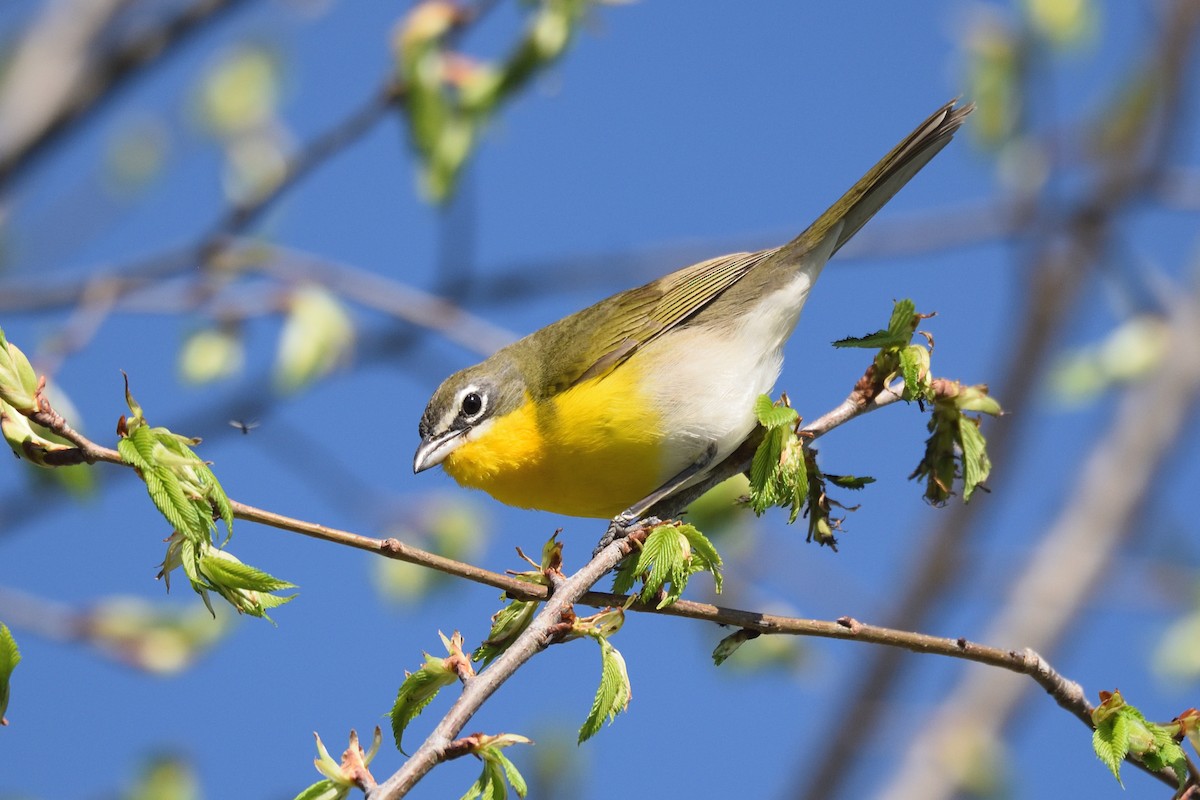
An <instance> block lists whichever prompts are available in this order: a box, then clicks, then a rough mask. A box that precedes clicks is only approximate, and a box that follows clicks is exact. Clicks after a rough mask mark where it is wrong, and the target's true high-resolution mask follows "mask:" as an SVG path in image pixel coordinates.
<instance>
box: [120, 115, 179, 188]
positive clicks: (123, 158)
mask: <svg viewBox="0 0 1200 800" xmlns="http://www.w3.org/2000/svg"><path fill="white" fill-rule="evenodd" d="M169 149H170V138H169V134H168V131H167V126H166V124H165V123H164V122H163V120H161V119H159V118H158V117H153V116H149V115H143V116H138V117H135V118H133V119H129V120H126V121H125V122H123V123H122V124H121V126H120V127H119V128H118V129H117V132H116V134H115V135H114V136H113V137H112V138H111V139H110V140H109V142H108V149H107V153H106V154H105V159H104V171H105V175H104V177H105V180H106V183H107V184H108V186H109V187H110V189H112V190H113V191H116V192H134V191H137V190H140V189H142V188H144V187H146V186H147V185H148V184H149V183H151V182H152V181H153V180H154V179H155V178H157V177H158V176H159V175H160V174H162V170H163V166H164V165H165V164H166V162H167V153H168V151H169Z"/></svg>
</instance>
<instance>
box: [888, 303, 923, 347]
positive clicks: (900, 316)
mask: <svg viewBox="0 0 1200 800" xmlns="http://www.w3.org/2000/svg"><path fill="white" fill-rule="evenodd" d="M918 322H920V317H919V316H918V315H917V306H916V304H915V303H913V301H912V300H909V299H908V298H905V299H903V300H897V301H896V302H895V303H894V304H893V305H892V316H891V319H889V320H888V327H887V329H888V333H890V334H891V335H892V336H893V337H895V338H896V340H897V344H905V343H907V342H908V340H909V339H911V338H912V335H913V332H914V331H916V329H917V323H918Z"/></svg>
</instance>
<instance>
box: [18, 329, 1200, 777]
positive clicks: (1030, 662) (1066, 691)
mask: <svg viewBox="0 0 1200 800" xmlns="http://www.w3.org/2000/svg"><path fill="white" fill-rule="evenodd" d="M1194 321H1195V323H1196V325H1197V327H1200V319H1197V320H1194ZM1190 341H1200V330H1197V331H1195V332H1194V335H1193V338H1192V339H1191V340H1190ZM1195 349H1196V350H1198V351H1200V348H1195ZM1195 361H1196V378H1195V379H1196V383H1197V386H1200V357H1197V358H1196V360H1195ZM901 388H902V387H901V384H899V383H897V384H894V385H893V386H889V387H886V388H884V389H883V390H882V391H880V392H879V393H878V394H877V395H875V396H874V397H872V398H869V399H868V398H867V397H866V396H865V395H863V394H862V392H861V391H860V390H859V389H856V391H855V392H852V393H851V394H850V395H849V396H848V397H847V398H846V399H845V400H844V401H842V403H840V404H839V405H838V406H837V407H836V408H834V409H833V410H831V411H829V412H828V413H826V414H824V415H822V416H821V417H819V418H818V419H817V420H815V421H814V422H812V423H810V424H809V425H807V426H805V427H804V428H802V429H801V430H802V431H804V432H806V433H808V434H809V435H810V436H811V438H813V439H816V438H819V437H820V436H823V435H824V434H826V433H828V432H830V431H832V430H834V429H835V428H837V427H839V426H841V425H844V424H845V423H847V422H849V421H850V420H852V419H855V418H856V417H859V416H861V415H862V414H865V413H867V412H869V411H873V410H876V409H879V408H884V407H886V406H889V405H892V404H893V403H895V402H896V401H898V400H900V399H901V395H900V389H901ZM39 398H40V399H39V405H40V408H39V410H38V411H36V412H34V413H32V414H30V415H29V417H30V419H32V420H33V421H34V422H37V423H38V424H40V425H42V426H44V427H46V428H48V429H50V430H51V431H53V432H54V433H56V434H58V435H59V436H62V437H63V438H65V439H67V440H68V441H70V442H71V443H72V444H73V445H74V446H75V447H76V449H77V450H78V453H79V457H78V458H77V459H73V461H74V462H75V463H78V462H81V461H82V462H87V463H95V462H100V461H103V462H108V463H114V464H121V465H123V466H127V467H129V466H131V465H129V464H126V463H125V462H124V461H123V460H122V459H121V456H120V454H119V453H118V452H117V451H115V450H112V449H110V448H107V447H103V446H101V445H98V444H96V443H95V442H92V441H91V440H90V439H88V438H87V437H85V436H84V435H82V434H80V433H79V432H77V431H75V430H74V429H73V428H71V427H70V425H69V424H68V423H67V421H66V420H65V419H64V418H63V417H62V416H61V415H60V414H58V413H57V412H56V411H55V410H54V409H53V408H52V407H51V406H50V404H49V403H48V402H47V401H46V400H45V399H44V398H41V397H40V393H39ZM1130 428H1131V429H1132V426H1130ZM1123 446H1124V445H1121V446H1119V447H1118V450H1119V451H1121V447H1123ZM739 453H740V450H739ZM748 463H749V462H748V461H746V462H743V461H742V460H741V456H740V455H739V454H737V453H735V455H734V456H731V457H730V458H729V459H727V460H726V461H725V462H722V464H721V465H720V466H719V467H718V468H717V471H718V472H721V473H724V472H728V475H724V477H720V476H713V477H711V478H710V479H709V480H708V481H706V483H708V484H709V485H710V486H711V485H715V484H716V483H719V482H721V481H722V480H725V478H727V477H729V476H730V475H733V474H736V473H737V472H741V471H744V470H745V468H746V467H747V466H748ZM669 502H670V503H671V507H678V508H680V509H682V508H683V507H685V506H686V505H687V503H688V502H690V500H684V499H682V498H670V499H669ZM230 506H231V507H232V509H233V514H234V516H235V517H237V518H238V519H241V520H246V521H250V522H257V523H259V524H263V525H267V526H269V527H274V528H278V529H281V530H286V531H290V532H293V533H299V534H302V535H305V536H309V537H312V538H316V539H320V540H322V541H327V542H331V543H335V544H340V545H343V546H347V547H353V548H355V549H359V550H365V551H368V552H372V553H375V554H377V555H380V556H383V557H386V558H392V559H396V560H399V561H405V562H407V563H410V564H415V565H418V566H422V567H426V568H429V569H434V570H437V571H439V572H443V573H446V574H448V575H452V576H455V577H459V578H464V579H466V580H470V581H474V582H476V583H480V584H483V585H486V586H491V587H494V588H497V589H501V590H502V591H504V592H505V593H506V594H507V595H509V596H510V597H513V598H516V599H522V600H536V601H539V602H543V603H545V605H544V606H543V607H542V608H541V609H540V610H539V611H538V613H537V615H536V616H535V617H534V620H533V621H532V622H531V624H530V625H529V627H528V628H527V629H526V630H525V631H524V632H523V633H522V634H521V635H520V636H519V637H518V638H517V639H516V641H515V642H514V643H513V645H512V646H511V647H510V648H509V649H508V650H506V651H505V652H504V653H503V654H502V655H501V656H500V658H498V659H497V660H496V661H495V662H494V663H493V664H492V665H491V666H489V667H488V668H487V669H485V670H483V671H482V672H481V673H479V674H478V675H476V676H474V677H472V678H470V679H468V680H467V681H466V682H465V685H464V688H463V692H462V694H461V695H460V696H459V698H458V699H457V700H456V702H455V703H454V705H453V706H452V707H451V709H450V710H449V711H448V712H447V713H446V715H445V716H444V717H443V718H442V720H441V721H440V722H439V723H438V726H437V727H436V728H435V729H434V731H433V733H431V734H430V736H429V737H428V738H427V739H426V740H425V742H424V743H423V744H422V745H421V747H420V748H418V750H417V751H416V752H414V753H413V755H412V757H411V758H410V759H409V760H408V761H407V762H405V764H404V766H402V767H401V769H400V770H398V771H397V772H396V773H395V774H393V775H392V777H391V778H389V779H388V780H387V781H385V782H384V783H382V784H380V785H379V786H378V787H377V788H376V789H374V790H372V791H370V792H369V793H368V798H370V800H391V799H392V798H398V797H403V796H404V795H405V794H406V793H407V792H408V791H409V789H411V788H412V787H413V786H414V785H415V784H416V783H417V782H418V781H419V780H420V779H421V778H422V777H423V776H424V775H425V774H427V773H428V772H429V770H431V769H432V768H433V767H434V766H436V765H437V764H438V763H440V762H442V761H445V760H448V759H450V758H453V757H455V756H456V755H457V754H460V753H458V750H456V749H455V737H456V736H457V735H458V734H459V733H460V732H461V731H462V729H463V728H464V727H465V726H466V724H467V722H468V721H469V720H470V719H471V717H472V716H474V714H475V713H476V712H477V711H478V710H479V708H480V707H481V706H482V705H483V703H484V702H486V700H487V699H488V698H489V697H491V695H492V694H493V693H494V692H495V691H496V690H497V689H498V688H499V687H500V686H501V685H502V684H503V683H504V682H505V681H507V680H508V679H509V678H510V677H511V676H512V675H513V674H515V672H516V670H517V669H519V668H520V667H521V665H523V664H524V663H525V662H527V661H528V660H529V659H531V658H532V657H533V656H534V655H536V654H537V653H538V652H540V651H542V650H544V649H546V648H547V647H548V646H549V645H550V644H552V643H554V642H555V641H556V640H557V638H558V637H559V636H560V635H561V631H562V628H561V624H562V621H563V620H564V619H565V618H567V617H568V616H569V615H570V614H571V613H572V612H571V609H572V607H573V605H574V604H576V603H580V604H583V605H588V606H592V607H599V608H604V607H618V606H623V605H625V604H626V602H627V601H628V599H629V598H628V597H626V596H624V595H615V594H612V593H608V592H596V591H592V590H591V589H592V586H594V585H595V583H596V582H597V581H599V580H600V579H601V578H602V577H603V576H604V575H605V574H607V573H608V572H609V571H611V570H612V569H613V568H614V567H615V566H616V565H617V564H618V563H619V562H620V561H621V560H622V559H623V558H625V556H627V555H629V553H630V552H632V550H633V548H634V547H635V545H636V544H637V542H638V541H640V539H641V538H644V536H645V534H646V533H648V531H647V530H642V531H638V532H634V533H633V534H631V535H630V536H627V537H625V538H622V539H618V540H617V541H615V542H612V543H611V544H609V545H608V546H607V547H605V548H603V549H602V550H601V551H600V552H599V553H597V554H596V555H595V556H594V557H593V558H592V559H591V560H590V561H589V562H588V563H587V564H586V565H585V566H584V567H583V568H582V569H580V570H579V571H578V572H576V573H575V574H574V575H572V576H571V577H570V578H566V579H561V580H559V581H557V582H555V584H554V586H553V587H552V588H548V587H545V586H540V585H537V584H531V583H527V582H525V581H521V580H518V579H516V578H515V577H513V576H511V575H506V574H501V573H497V572H492V571H490V570H486V569H483V568H481V567H476V566H474V565H471V564H467V563H464V562H461V561H457V560H455V559H451V558H446V557H445V556H441V555H438V554H436V553H431V552H428V551H426V550H422V549H421V548H418V547H413V546H412V545H408V544H405V543H403V542H400V541H399V540H397V539H379V538H375V537H370V536H363V535H361V534H357V533H353V532H350V531H345V530H341V529H338V528H332V527H329V526H326V525H320V524H317V523H312V522H307V521H304V520H298V519H294V518H291V517H287V516H284V515H282V514H277V513H274V512H271V511H266V510H263V509H259V508H255V507H254V506H250V505H247V504H245V503H241V502H238V501H230ZM1104 513H1107V512H1104ZM629 607H630V608H631V610H634V611H638V612H642V613H654V614H663V615H666V616H673V617H682V618H686V619H693V620H702V621H707V622H712V623H715V624H718V625H722V626H733V627H737V628H739V629H742V630H747V631H753V632H754V633H756V634H788V635H794V636H817V637H823V638H830V639H845V640H854V641H861V642H865V643H872V644H880V645H884V646H886V647H890V648H899V649H903V650H909V651H912V652H918V653H928V654H934V655H943V656H948V657H951V658H958V659H964V660H967V661H974V662H976V663H979V664H984V665H987V666H991V667H999V668H1001V669H1005V670H1008V671H1010V672H1014V673H1019V674H1022V675H1029V676H1030V677H1032V678H1033V679H1034V680H1035V681H1036V682H1037V683H1038V684H1039V685H1041V686H1042V687H1043V688H1044V689H1045V690H1046V691H1047V693H1048V694H1050V695H1051V697H1053V698H1054V699H1055V701H1056V702H1057V703H1058V704H1059V705H1060V706H1062V707H1063V708H1064V709H1066V710H1068V711H1070V712H1071V713H1072V714H1073V715H1074V716H1076V717H1077V718H1078V719H1080V720H1081V721H1082V722H1084V723H1085V724H1087V725H1088V726H1089V727H1090V726H1091V711H1092V706H1091V704H1090V703H1089V702H1088V701H1087V699H1086V696H1085V695H1084V692H1083V690H1082V688H1081V687H1080V686H1079V685H1078V684H1076V683H1074V682H1073V681H1069V680H1066V679H1065V678H1063V677H1062V676H1061V675H1059V674H1058V673H1057V672H1056V671H1055V670H1054V669H1053V668H1052V667H1051V666H1050V665H1049V663H1048V662H1046V660H1045V659H1043V658H1042V657H1041V656H1040V655H1038V654H1037V653H1036V652H1035V651H1034V650H1032V649H1030V648H1026V649H1025V650H1023V651H1016V650H1001V649H999V648H996V647H990V646H987V645H981V644H977V643H974V642H969V641H967V640H966V639H965V638H958V639H949V638H943V637H936V636H929V635H926V634H921V633H913V632H909V631H903V630H897V629H893V628H886V627H880V626H875V625H867V624H863V623H861V622H858V621H857V620H855V619H852V618H849V617H843V618H840V619H838V620H836V621H823V620H812V619H801V618H795V617H783V616H777V615H774V614H764V613H761V612H756V611H745V610H741V609H734V608H724V607H721V606H716V605H712V604H708V603H698V602H692V601H686V600H680V601H677V602H675V603H674V604H672V605H670V606H667V607H665V608H661V609H660V608H657V607H656V606H654V605H648V604H642V603H636V602H635V603H633V604H632V605H631V606H629ZM1133 763H1137V762H1136V761H1135V762H1133ZM1159 777H1160V779H1162V780H1165V781H1167V782H1168V783H1171V784H1172V785H1173V777H1172V776H1170V775H1167V774H1165V772H1164V774H1160V775H1159Z"/></svg>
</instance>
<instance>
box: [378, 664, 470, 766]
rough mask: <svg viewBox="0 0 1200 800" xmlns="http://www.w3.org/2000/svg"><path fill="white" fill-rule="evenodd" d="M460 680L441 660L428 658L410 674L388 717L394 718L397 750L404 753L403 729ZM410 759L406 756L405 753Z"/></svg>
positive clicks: (394, 735)
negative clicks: (423, 664) (448, 687)
mask: <svg viewBox="0 0 1200 800" xmlns="http://www.w3.org/2000/svg"><path fill="white" fill-rule="evenodd" d="M456 679H457V676H456V675H455V674H454V672H453V671H451V670H448V669H446V668H445V666H443V664H442V659H440V658H435V657H433V656H430V655H428V654H427V655H426V656H425V666H423V667H421V668H420V669H419V670H417V671H416V672H413V673H411V674H410V675H409V676H408V677H406V678H405V679H404V683H402V684H400V689H399V691H397V692H396V702H395V703H393V704H392V710H391V712H390V713H389V716H390V717H391V718H392V736H393V737H394V738H395V740H396V749H397V750H399V751H400V752H401V753H404V745H403V744H402V743H401V740H402V739H403V737H404V729H405V728H407V727H408V724H409V723H410V722H412V721H413V720H414V719H416V717H417V715H418V714H420V713H421V712H422V711H423V710H424V709H425V706H427V705H429V704H430V703H431V702H433V698H435V697H437V694H438V692H440V691H441V690H442V689H443V688H444V687H446V686H449V685H450V684H452V683H454V681H455V680H456ZM404 754H405V755H408V754H407V753H404Z"/></svg>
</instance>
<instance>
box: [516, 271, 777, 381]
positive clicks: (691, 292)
mask: <svg viewBox="0 0 1200 800" xmlns="http://www.w3.org/2000/svg"><path fill="white" fill-rule="evenodd" d="M773 252H774V250H763V251H760V252H757V253H733V254H731V255H727V256H720V257H719V258H713V259H710V260H708V261H702V262H700V263H699V264H693V265H692V266H690V267H685V268H684V269H681V270H679V271H678V272H673V273H671V274H670V275H667V276H665V277H663V278H660V279H658V280H656V281H654V282H653V283H648V284H646V285H645V286H640V287H638V288H636V289H630V290H629V291H626V292H622V293H620V294H618V295H614V296H613V297H610V298H608V299H606V300H602V301H600V302H599V303H597V304H596V305H594V306H592V307H590V308H586V309H584V310H583V311H580V312H579V313H577V314H572V315H571V316H569V317H567V318H565V319H562V320H559V321H558V322H556V323H554V324H553V325H550V326H548V327H546V328H543V329H542V330H540V331H538V332H537V333H535V334H533V335H532V336H531V337H530V339H531V340H532V341H531V342H530V345H531V346H532V350H533V351H534V352H537V353H539V354H541V358H540V359H538V366H537V368H535V369H536V372H538V373H540V374H536V375H534V376H531V377H533V380H532V381H530V385H531V387H538V388H539V389H540V391H535V392H534V394H535V395H538V396H541V397H548V396H552V395H554V394H557V393H558V392H561V391H563V390H564V389H567V388H570V387H571V386H574V385H576V384H578V383H582V382H583V381H586V380H590V379H592V378H598V377H601V376H604V375H607V374H608V373H610V372H612V370H614V369H615V368H616V367H618V366H619V365H620V364H622V363H624V362H625V361H626V360H627V359H628V358H629V357H630V356H632V355H633V354H634V353H636V352H637V351H638V349H639V348H641V347H643V346H645V345H647V344H649V343H650V342H652V341H654V340H655V339H657V338H658V337H659V336H662V335H663V334H664V333H666V332H667V331H669V330H671V329H672V328H674V327H675V326H677V325H680V324H682V323H683V322H686V321H687V320H688V319H690V318H691V317H692V316H694V315H695V314H696V313H697V312H699V311H700V310H701V309H703V308H705V307H706V306H707V305H708V304H710V303H711V302H712V301H713V300H715V299H716V298H717V297H720V295H721V293H722V292H724V291H725V290H726V289H728V288H729V287H731V286H733V285H734V284H735V283H737V282H738V281H739V280H741V279H742V278H743V277H745V275H746V273H748V272H749V271H750V270H752V269H753V268H754V267H755V266H756V265H758V264H759V263H761V262H762V260H763V259H764V258H766V257H767V256H768V255H770V254H771V253H773Z"/></svg>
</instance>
